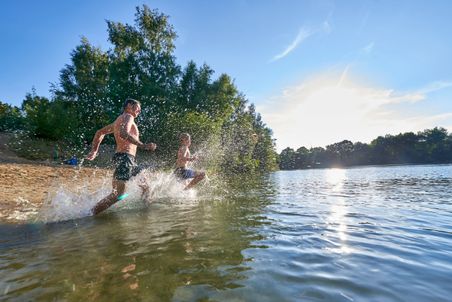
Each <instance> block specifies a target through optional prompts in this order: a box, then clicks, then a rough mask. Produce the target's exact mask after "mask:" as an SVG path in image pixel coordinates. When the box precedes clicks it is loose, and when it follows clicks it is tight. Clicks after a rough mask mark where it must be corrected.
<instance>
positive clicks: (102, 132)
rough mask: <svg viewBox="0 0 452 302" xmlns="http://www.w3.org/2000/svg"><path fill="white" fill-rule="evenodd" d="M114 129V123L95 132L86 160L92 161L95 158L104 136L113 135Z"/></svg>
mask: <svg viewBox="0 0 452 302" xmlns="http://www.w3.org/2000/svg"><path fill="white" fill-rule="evenodd" d="M114 129H115V128H114V123H111V124H110V125H107V126H105V127H104V128H102V129H100V130H97V131H96V134H95V135H94V138H93V142H92V147H91V152H90V153H89V154H88V155H87V156H86V159H88V160H93V159H95V158H96V156H97V152H98V151H99V146H100V144H101V143H102V140H103V139H104V136H105V135H107V134H111V133H113V131H114Z"/></svg>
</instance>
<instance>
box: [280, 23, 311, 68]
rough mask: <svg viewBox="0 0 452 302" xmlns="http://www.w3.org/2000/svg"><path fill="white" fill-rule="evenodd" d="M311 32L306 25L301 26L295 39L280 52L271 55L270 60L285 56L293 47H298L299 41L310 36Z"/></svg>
mask: <svg viewBox="0 0 452 302" xmlns="http://www.w3.org/2000/svg"><path fill="white" fill-rule="evenodd" d="M312 34H313V32H312V31H311V30H310V29H308V28H306V27H302V28H301V29H300V30H299V31H298V34H297V36H296V37H295V39H294V40H293V41H292V43H290V44H289V46H287V47H286V49H285V50H284V51H283V52H281V53H280V54H277V55H276V56H274V57H273V59H272V60H271V62H274V61H277V60H279V59H282V58H284V57H285V56H287V55H288V54H289V53H291V52H292V51H293V50H294V49H295V48H297V47H298V45H300V43H301V42H303V41H304V40H306V39H307V38H308V37H309V36H311V35H312Z"/></svg>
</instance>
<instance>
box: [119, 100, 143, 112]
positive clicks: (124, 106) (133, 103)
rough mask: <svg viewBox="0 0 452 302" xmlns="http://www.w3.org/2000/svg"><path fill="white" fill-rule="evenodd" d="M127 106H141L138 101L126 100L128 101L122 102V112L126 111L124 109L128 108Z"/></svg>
mask: <svg viewBox="0 0 452 302" xmlns="http://www.w3.org/2000/svg"><path fill="white" fill-rule="evenodd" d="M129 104H131V105H136V104H138V105H140V106H141V103H140V101H137V100H135V99H132V98H128V99H127V100H126V101H125V102H124V105H122V110H123V111H124V110H126V108H127V106H128V105H129Z"/></svg>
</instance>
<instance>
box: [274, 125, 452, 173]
mask: <svg viewBox="0 0 452 302" xmlns="http://www.w3.org/2000/svg"><path fill="white" fill-rule="evenodd" d="M442 163H452V134H449V133H448V132H447V130H446V129H444V128H439V127H435V128H433V129H427V130H424V131H421V132H418V133H417V134H416V133H413V132H406V133H400V134H398V135H386V136H379V137H377V138H376V139H374V140H373V141H372V142H371V143H370V144H364V143H360V142H357V143H352V142H351V141H348V140H344V141H341V142H339V143H335V144H332V145H328V146H326V148H321V147H316V148H310V149H307V148H305V147H300V148H298V149H297V150H293V149H291V148H286V149H284V150H282V152H281V153H280V156H279V167H280V169H282V170H295V169H309V168H325V167H348V166H359V165H389V164H442Z"/></svg>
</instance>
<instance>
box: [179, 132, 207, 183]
mask: <svg viewBox="0 0 452 302" xmlns="http://www.w3.org/2000/svg"><path fill="white" fill-rule="evenodd" d="M179 139H180V147H179V151H177V161H176V170H175V171H174V174H175V175H176V177H177V178H179V179H183V180H185V179H190V178H193V180H192V181H191V182H190V183H189V184H188V185H187V186H186V187H185V189H184V190H188V189H191V188H192V187H193V186H194V185H196V184H197V183H198V182H200V181H201V180H203V179H204V177H205V176H206V173H204V172H200V171H194V170H191V169H187V162H189V161H194V160H197V159H198V158H197V157H196V156H191V154H190V149H189V147H190V145H191V138H190V134H188V133H182V134H181V135H180V136H179Z"/></svg>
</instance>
